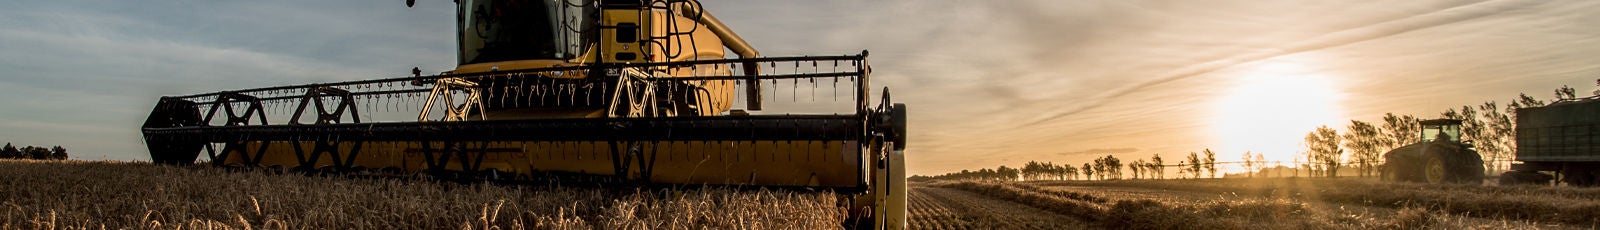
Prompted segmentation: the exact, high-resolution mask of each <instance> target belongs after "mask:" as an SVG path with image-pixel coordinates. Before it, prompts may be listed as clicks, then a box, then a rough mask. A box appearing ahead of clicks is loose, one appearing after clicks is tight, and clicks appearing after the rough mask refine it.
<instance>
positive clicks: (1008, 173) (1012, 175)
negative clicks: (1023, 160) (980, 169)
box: [994, 165, 1021, 181]
mask: <svg viewBox="0 0 1600 230" xmlns="http://www.w3.org/2000/svg"><path fill="white" fill-rule="evenodd" d="M994 172H995V173H997V174H999V177H998V178H999V179H1000V180H1002V181H1017V175H1018V174H1020V173H1021V171H1020V170H1017V169H1014V168H1008V167H1006V166H1005V165H1001V166H1000V167H999V168H995V169H994Z"/></svg>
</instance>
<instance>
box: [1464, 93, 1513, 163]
mask: <svg viewBox="0 0 1600 230" xmlns="http://www.w3.org/2000/svg"><path fill="white" fill-rule="evenodd" d="M1499 107H1500V106H1499V105H1498V104H1497V103H1495V102H1494V101H1488V102H1484V103H1483V104H1482V105H1478V112H1479V113H1481V116H1480V117H1478V119H1479V123H1478V125H1479V127H1478V131H1479V133H1478V137H1477V138H1478V139H1476V141H1475V143H1473V149H1475V150H1478V153H1480V154H1482V155H1483V167H1484V169H1487V170H1488V172H1489V173H1493V172H1497V171H1502V167H1501V165H1502V164H1501V162H1503V160H1504V159H1508V158H1510V156H1511V150H1510V149H1509V148H1510V147H1512V146H1515V145H1516V140H1515V139H1513V138H1512V137H1513V135H1515V132H1516V129H1515V127H1514V126H1513V125H1514V124H1513V123H1512V122H1511V116H1510V115H1507V114H1506V113H1505V112H1502V111H1501V110H1500V108H1499Z"/></svg>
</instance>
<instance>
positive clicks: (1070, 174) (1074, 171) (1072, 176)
mask: <svg viewBox="0 0 1600 230" xmlns="http://www.w3.org/2000/svg"><path fill="white" fill-rule="evenodd" d="M1061 171H1062V172H1063V173H1064V174H1066V178H1067V179H1068V180H1076V179H1078V167H1072V164H1062V165H1061Z"/></svg>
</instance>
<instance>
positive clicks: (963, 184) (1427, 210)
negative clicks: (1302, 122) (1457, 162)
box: [910, 178, 1600, 229]
mask: <svg viewBox="0 0 1600 230" xmlns="http://www.w3.org/2000/svg"><path fill="white" fill-rule="evenodd" d="M912 188H913V189H912V191H913V192H912V195H911V200H912V204H913V205H912V207H913V208H912V210H911V213H910V214H911V217H912V218H910V219H911V220H910V224H911V226H913V227H920V228H926V229H966V228H979V229H982V228H1014V227H1016V228H1035V227H1034V226H1033V225H1027V226H1021V227H1018V225H1016V223H1028V222H1026V221H1009V222H1007V221H985V220H988V219H1004V218H1009V219H1014V220H1028V219H1039V218H1058V219H1066V220H1065V221H1058V222H1053V223H1072V224H1074V225H1081V226H1085V227H1087V228H1106V229H1592V228H1594V227H1595V226H1600V225H1597V224H1600V189H1594V188H1568V187H1539V186H1475V185H1421V184H1405V183H1387V182H1381V181H1377V180H1375V179H1369V178H1339V179H1328V178H1270V179H1189V180H1111V181H1043V182H999V181H933V182H921V183H917V184H914V185H913V186H912ZM949 190H957V191H959V192H963V193H962V194H968V195H970V196H967V197H969V198H968V199H977V200H984V201H986V202H988V203H991V204H989V206H1010V207H1012V208H1009V209H1011V210H1024V209H1025V208H1026V209H1031V210H1041V211H1044V212H1043V213H1045V214H1038V212H1012V213H1010V214H1002V213H1001V212H992V211H985V210H984V209H981V208H944V209H937V208H927V207H945V206H961V205H959V204H960V203H961V202H944V203H938V202H932V203H938V204H928V203H930V202H928V201H929V200H934V201H938V200H939V199H937V198H934V197H939V195H932V194H937V192H931V191H949ZM919 197H920V198H919ZM919 200H920V201H921V204H919V202H918V201H919ZM969 203H970V202H969ZM917 207H922V208H917ZM946 213H975V214H970V215H951V214H946ZM996 215H1001V216H1007V217H1003V218H1001V217H992V218H991V217H989V216H996ZM1014 215H1023V217H1019V216H1014Z"/></svg>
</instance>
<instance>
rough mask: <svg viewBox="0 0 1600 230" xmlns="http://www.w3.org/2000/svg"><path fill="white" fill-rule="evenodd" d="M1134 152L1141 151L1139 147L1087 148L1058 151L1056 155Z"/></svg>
mask: <svg viewBox="0 0 1600 230" xmlns="http://www.w3.org/2000/svg"><path fill="white" fill-rule="evenodd" d="M1133 152H1139V148H1103V149H1085V150H1078V151H1070V152H1061V153H1056V155H1086V154H1087V155H1098V154H1119V153H1133Z"/></svg>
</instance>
